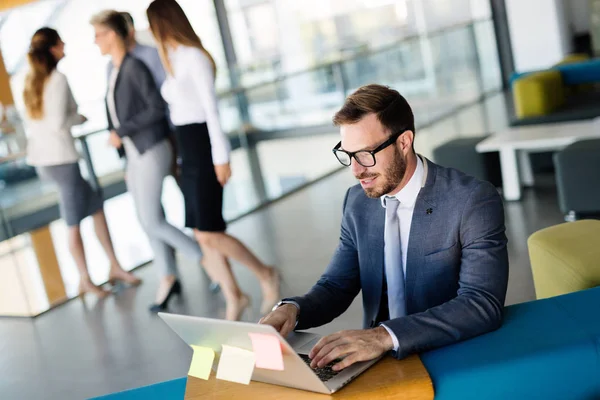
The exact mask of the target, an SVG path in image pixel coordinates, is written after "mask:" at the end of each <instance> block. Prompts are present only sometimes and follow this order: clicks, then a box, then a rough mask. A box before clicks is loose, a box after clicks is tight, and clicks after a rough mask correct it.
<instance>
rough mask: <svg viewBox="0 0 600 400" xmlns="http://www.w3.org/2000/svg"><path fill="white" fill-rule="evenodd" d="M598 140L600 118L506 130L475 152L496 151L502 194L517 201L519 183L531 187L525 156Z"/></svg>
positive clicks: (529, 171) (529, 165) (482, 143)
mask: <svg viewBox="0 0 600 400" xmlns="http://www.w3.org/2000/svg"><path fill="white" fill-rule="evenodd" d="M599 138H600V119H598V120H593V121H577V122H564V123H556V124H541V125H532V126H523V127H516V128H508V129H506V130H504V131H500V132H498V133H495V134H493V135H491V136H489V137H488V138H487V139H484V140H482V141H481V142H479V143H478V144H477V146H476V150H477V152H479V153H488V152H495V151H497V152H499V153H500V168H501V170H502V192H503V195H504V198H505V199H506V200H520V199H521V184H524V185H525V186H532V185H533V172H532V170H531V163H530V161H529V153H536V152H538V153H539V152H544V151H555V150H561V149H563V148H565V147H567V146H568V145H570V144H571V143H574V142H576V141H578V140H582V139H599Z"/></svg>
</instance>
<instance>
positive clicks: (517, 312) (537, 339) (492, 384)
mask: <svg viewBox="0 0 600 400" xmlns="http://www.w3.org/2000/svg"><path fill="white" fill-rule="evenodd" d="M421 359H422V360H423V363H424V364H425V367H426V368H427V371H429V374H430V375H431V379H432V381H433V385H434V388H435V393H436V396H435V398H436V400H450V399H452V400H454V399H460V400H469V399H478V400H479V399H486V400H494V399H498V400H500V399H502V400H504V399H544V400H552V399H557V400H559V399H560V400H563V399H584V400H592V399H600V288H595V289H590V290H586V291H581V292H576V293H571V294H568V295H564V296H559V297H553V298H550V299H546V300H538V301H533V302H530V303H523V304H517V305H514V306H510V307H506V309H505V319H504V324H503V325H502V327H501V328H500V329H498V330H497V331H495V332H491V333H489V334H486V335H482V336H479V337H477V338H474V339H472V340H468V341H465V342H462V343H458V344H456V345H452V346H448V347H444V348H441V349H438V350H435V351H431V352H428V353H425V354H422V356H421Z"/></svg>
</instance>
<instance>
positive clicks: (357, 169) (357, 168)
mask: <svg viewBox="0 0 600 400" xmlns="http://www.w3.org/2000/svg"><path fill="white" fill-rule="evenodd" d="M350 169H351V170H352V174H353V175H354V176H359V175H361V174H362V173H364V172H365V171H366V170H367V168H366V167H363V166H362V165H360V164H359V163H358V162H357V161H356V160H355V159H354V158H352V159H351V161H350Z"/></svg>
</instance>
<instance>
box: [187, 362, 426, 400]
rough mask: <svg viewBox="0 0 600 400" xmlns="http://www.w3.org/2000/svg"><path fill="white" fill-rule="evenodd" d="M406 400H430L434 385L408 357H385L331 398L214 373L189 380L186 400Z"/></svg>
mask: <svg viewBox="0 0 600 400" xmlns="http://www.w3.org/2000/svg"><path fill="white" fill-rule="evenodd" d="M237 398H240V399H244V400H251V399H261V400H279V399H285V398H289V399H294V400H309V399H327V398H334V399H335V398H339V399H344V400H346V399H356V400H359V399H360V400H363V399H382V400H386V399H388V400H390V399H405V400H432V399H433V384H432V383H431V379H430V378H429V374H428V373H427V370H426V369H425V367H424V366H423V363H422V362H421V359H420V358H419V357H418V356H416V355H413V356H410V357H408V358H406V359H404V360H402V361H398V360H395V359H394V358H392V357H386V358H384V359H382V360H381V361H379V362H378V363H377V364H375V365H374V366H372V367H371V368H369V369H368V370H367V371H365V372H363V373H362V374H361V375H360V376H359V377H358V378H356V379H355V380H354V381H353V382H350V383H349V384H348V385H347V386H346V387H344V388H342V389H341V390H340V391H339V392H337V393H334V394H333V395H331V396H328V395H324V394H319V393H312V392H306V391H303V390H297V389H290V388H286V387H281V386H275V385H268V384H266V383H260V382H251V383H250V385H249V386H246V385H240V384H237V383H231V382H227V381H222V380H217V379H216V378H215V374H214V372H213V374H212V376H211V378H210V379H209V380H208V381H205V380H202V379H198V378H194V377H191V376H188V383H187V388H186V393H185V399H186V400H200V399H202V400H205V399H237Z"/></svg>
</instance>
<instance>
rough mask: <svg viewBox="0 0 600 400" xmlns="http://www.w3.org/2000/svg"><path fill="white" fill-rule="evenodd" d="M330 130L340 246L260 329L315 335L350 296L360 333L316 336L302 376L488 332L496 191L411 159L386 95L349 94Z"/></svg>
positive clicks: (496, 323)
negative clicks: (343, 171)
mask: <svg viewBox="0 0 600 400" xmlns="http://www.w3.org/2000/svg"><path fill="white" fill-rule="evenodd" d="M333 121H334V123H335V125H337V126H339V127H340V132H341V138H342V140H341V142H340V143H339V144H338V145H337V146H336V147H335V148H334V150H333V151H334V153H335V155H336V157H337V158H338V160H339V161H340V162H341V163H342V164H343V165H345V166H350V168H351V170H352V173H353V174H354V176H355V177H356V178H357V179H358V180H359V182H360V185H356V186H354V187H352V188H350V189H349V190H348V192H347V193H346V198H345V200H344V208H343V209H344V211H343V219H342V228H341V237H340V243H339V245H338V247H337V250H336V251H335V254H334V256H333V259H332V260H331V263H330V264H329V266H328V268H327V270H326V271H325V273H324V274H323V276H322V277H321V279H319V281H318V282H317V284H316V285H315V286H313V288H312V289H311V290H310V291H309V292H308V293H307V294H306V295H305V296H302V297H294V298H289V299H284V300H282V301H281V302H280V303H278V304H277V305H276V306H275V307H274V308H273V311H272V312H271V313H270V314H268V315H267V316H265V317H264V318H263V319H262V320H261V322H262V323H265V324H270V325H272V326H274V327H275V328H276V329H277V330H278V331H279V332H280V333H281V334H282V335H284V336H285V335H287V334H288V333H289V332H291V331H292V330H293V329H299V330H301V329H308V328H312V327H316V326H320V325H324V324H327V323H329V322H330V321H332V320H333V319H334V318H336V317H338V316H339V315H341V314H342V313H343V312H344V311H346V309H348V307H349V306H350V304H351V303H352V301H353V299H354V298H355V297H356V295H357V294H358V293H359V292H360V291H361V290H362V295H363V307H364V329H363V330H354V331H342V332H338V333H336V334H333V335H330V336H327V337H324V338H322V339H321V340H320V341H319V342H318V343H317V344H316V345H315V347H314V348H313V349H312V351H311V353H310V354H309V356H310V358H311V359H312V366H313V367H323V366H325V365H327V364H329V363H330V362H332V361H334V360H336V359H339V358H342V359H343V360H342V361H340V362H338V363H337V364H336V365H335V366H334V369H335V370H340V369H343V368H346V367H348V366H349V365H352V364H353V363H355V362H358V361H366V360H371V359H375V358H377V357H379V356H381V355H382V354H384V353H386V352H388V351H391V352H392V354H393V355H394V356H395V357H397V358H398V359H401V358H404V357H406V356H407V355H409V354H412V353H418V352H423V351H426V350H430V349H433V348H436V347H440V346H445V345H448V344H451V343H455V342H458V341H461V340H465V339H469V338H472V337H474V336H477V335H481V334H483V333H486V332H489V331H492V330H494V329H497V328H498V327H500V325H501V323H502V313H503V311H502V310H503V306H504V299H505V296H506V287H507V281H508V254H507V248H506V246H507V239H506V235H505V227H504V209H503V205H502V200H501V198H500V196H499V195H498V192H497V191H496V189H495V188H494V187H493V186H492V185H491V184H490V183H488V182H483V181H480V180H477V179H475V178H473V177H470V176H467V175H465V174H463V173H461V172H459V171H457V170H454V169H449V168H444V167H442V166H439V165H436V164H434V163H432V162H431V161H429V160H427V159H426V158H424V157H422V156H420V155H418V154H416V153H415V151H414V147H413V142H414V137H415V128H414V117H413V113H412V110H411V108H410V106H409V104H408V103H407V101H406V100H405V99H404V97H402V96H401V95H400V94H399V93H398V92H397V91H395V90H392V89H390V88H388V87H385V86H380V85H367V86H364V87H361V88H360V89H358V90H357V91H356V92H355V93H353V94H352V95H350V96H349V97H348V98H347V99H346V102H345V104H344V106H343V107H342V108H341V110H340V111H338V112H337V113H336V115H335V117H334V118H333Z"/></svg>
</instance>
